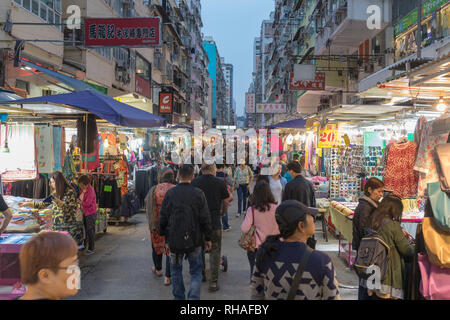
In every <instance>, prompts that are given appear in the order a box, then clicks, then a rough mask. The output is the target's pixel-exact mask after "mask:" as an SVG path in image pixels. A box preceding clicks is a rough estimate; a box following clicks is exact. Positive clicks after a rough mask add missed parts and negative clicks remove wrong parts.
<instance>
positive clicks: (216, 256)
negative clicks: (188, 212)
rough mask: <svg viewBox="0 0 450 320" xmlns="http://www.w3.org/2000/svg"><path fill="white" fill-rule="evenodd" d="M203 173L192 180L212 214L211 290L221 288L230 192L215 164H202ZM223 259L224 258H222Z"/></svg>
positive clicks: (203, 254)
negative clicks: (221, 260)
mask: <svg viewBox="0 0 450 320" xmlns="http://www.w3.org/2000/svg"><path fill="white" fill-rule="evenodd" d="M201 171H202V175H201V176H198V177H197V178H195V179H194V180H193V181H192V185H193V186H194V187H197V188H199V189H200V190H202V191H203V192H204V194H205V197H206V201H207V202H208V208H209V213H210V215H211V226H212V237H211V242H212V248H211V251H210V255H209V256H210V259H209V262H210V268H209V270H210V275H209V291H210V292H215V291H217V290H219V285H218V281H219V269H220V259H221V250H222V222H221V220H222V217H223V216H225V213H226V212H227V210H228V199H229V194H228V190H227V186H226V184H225V181H223V180H222V179H219V178H217V177H216V166H215V165H214V164H204V165H203V166H202V169H201ZM202 258H203V274H206V272H205V269H206V266H205V250H204V248H203V250H202ZM222 259H223V258H222Z"/></svg>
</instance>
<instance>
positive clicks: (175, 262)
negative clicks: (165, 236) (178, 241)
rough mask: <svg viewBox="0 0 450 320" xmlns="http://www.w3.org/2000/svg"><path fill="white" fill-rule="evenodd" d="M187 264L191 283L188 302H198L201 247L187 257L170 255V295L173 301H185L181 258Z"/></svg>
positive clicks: (201, 263)
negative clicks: (185, 259)
mask: <svg viewBox="0 0 450 320" xmlns="http://www.w3.org/2000/svg"><path fill="white" fill-rule="evenodd" d="M184 256H186V257H187V260H188V262H189V273H190V275H191V281H190V285H189V292H188V296H187V299H188V300H200V289H201V288H202V268H203V261H202V247H197V248H195V250H194V251H193V252H191V253H189V254H187V255H183V254H178V255H177V254H175V253H171V254H170V273H171V275H172V294H173V296H174V299H175V300H186V294H185V288H184V280H183V257H184Z"/></svg>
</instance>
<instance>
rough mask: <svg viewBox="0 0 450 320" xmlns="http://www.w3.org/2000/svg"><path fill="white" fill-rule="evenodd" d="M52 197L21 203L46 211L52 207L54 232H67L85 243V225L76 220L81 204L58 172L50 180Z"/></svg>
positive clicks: (79, 242)
mask: <svg viewBox="0 0 450 320" xmlns="http://www.w3.org/2000/svg"><path fill="white" fill-rule="evenodd" d="M49 185H50V190H51V196H50V197H49V198H47V199H45V200H44V201H33V202H25V203H20V204H19V206H22V207H33V208H36V209H45V208H47V207H48V206H50V205H51V210H52V230H53V231H67V232H69V234H70V235H71V236H72V238H74V240H75V241H76V242H77V243H78V244H81V243H82V242H83V240H84V239H83V223H82V222H78V221H77V219H76V214H77V209H78V208H79V203H78V201H77V197H76V194H75V190H74V189H73V188H72V187H71V186H70V185H69V183H68V182H67V180H66V179H65V178H64V176H63V175H62V173H61V172H59V171H56V172H55V173H53V175H52V177H51V178H50V184H49Z"/></svg>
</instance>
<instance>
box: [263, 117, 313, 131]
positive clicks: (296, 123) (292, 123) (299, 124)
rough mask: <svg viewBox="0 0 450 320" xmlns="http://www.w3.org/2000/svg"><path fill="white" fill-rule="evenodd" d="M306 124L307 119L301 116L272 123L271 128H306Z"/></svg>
mask: <svg viewBox="0 0 450 320" xmlns="http://www.w3.org/2000/svg"><path fill="white" fill-rule="evenodd" d="M305 125H306V119H303V118H299V119H295V120H289V121H284V122H280V123H277V124H272V125H270V126H269V129H277V128H285V129H304V128H305Z"/></svg>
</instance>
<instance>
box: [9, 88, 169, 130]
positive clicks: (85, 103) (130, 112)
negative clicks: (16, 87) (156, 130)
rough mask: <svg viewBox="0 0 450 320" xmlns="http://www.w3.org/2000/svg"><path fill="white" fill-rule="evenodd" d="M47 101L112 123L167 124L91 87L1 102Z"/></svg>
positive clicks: (142, 126)
mask: <svg viewBox="0 0 450 320" xmlns="http://www.w3.org/2000/svg"><path fill="white" fill-rule="evenodd" d="M31 103H47V104H57V105H67V106H71V107H75V108H78V109H81V110H84V111H87V112H90V113H93V114H95V115H96V116H98V117H100V118H101V119H104V120H106V121H109V122H111V123H112V124H115V125H118V126H123V127H129V128H149V127H160V126H165V125H166V122H165V120H164V118H161V117H158V116H155V115H153V114H151V113H149V112H146V111H143V110H141V109H137V108H135V107H132V106H130V105H128V104H125V103H122V102H119V101H117V100H115V99H113V98H111V97H109V96H107V95H104V94H103V93H101V92H99V91H97V90H95V89H93V88H91V87H89V90H84V91H80V92H73V93H64V94H56V95H52V96H43V97H36V98H29V99H21V100H15V101H14V103H12V101H3V102H0V104H10V105H11V104H31Z"/></svg>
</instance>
